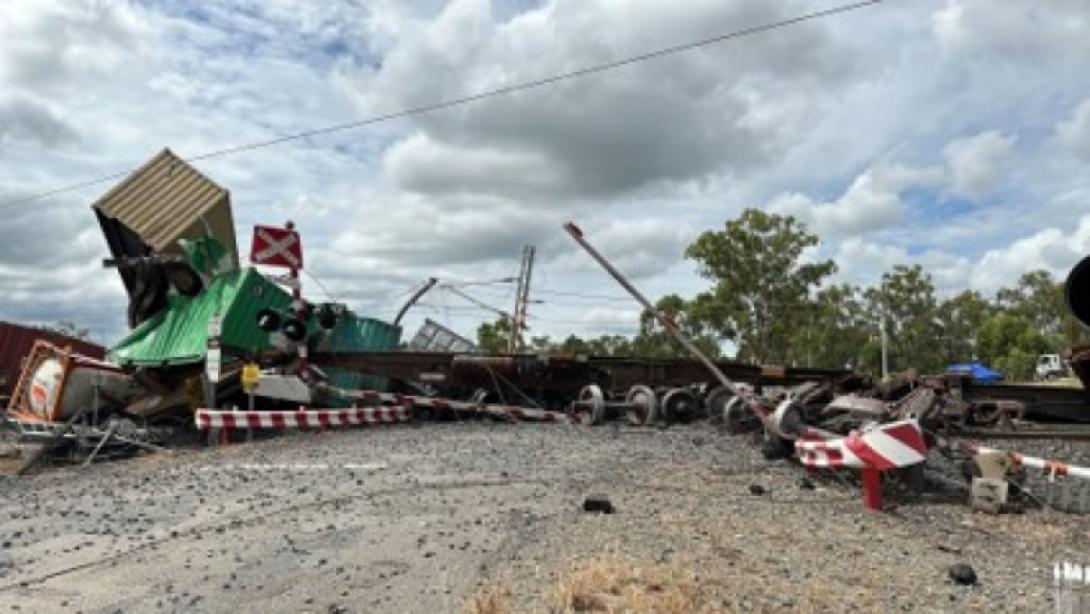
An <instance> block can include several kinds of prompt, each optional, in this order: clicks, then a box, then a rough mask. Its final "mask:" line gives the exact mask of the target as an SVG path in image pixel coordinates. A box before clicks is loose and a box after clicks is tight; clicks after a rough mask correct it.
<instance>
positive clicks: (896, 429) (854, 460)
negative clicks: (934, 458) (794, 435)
mask: <svg viewBox="0 0 1090 614" xmlns="http://www.w3.org/2000/svg"><path fill="white" fill-rule="evenodd" d="M795 451H796V453H797V454H798V456H799V460H800V461H801V462H802V464H803V465H805V466H806V467H809V468H811V469H835V468H840V467H850V468H853V469H859V470H860V474H861V476H862V478H863V502H864V504H865V505H866V506H867V507H868V508H870V509H878V510H880V509H882V479H881V476H880V475H879V474H880V473H881V472H883V471H888V470H890V469H899V468H902V467H910V466H912V465H917V464H919V463H922V462H924V460H926V458H927V444H926V443H925V442H924V439H923V431H921V430H920V425H919V423H918V422H916V421H915V420H901V421H899V422H891V423H889V424H880V425H877V426H874V427H872V428H870V429H868V430H865V431H853V432H852V433H851V434H849V435H848V436H847V437H842V438H839V439H830V440H824V441H823V440H816V439H799V440H797V441H795Z"/></svg>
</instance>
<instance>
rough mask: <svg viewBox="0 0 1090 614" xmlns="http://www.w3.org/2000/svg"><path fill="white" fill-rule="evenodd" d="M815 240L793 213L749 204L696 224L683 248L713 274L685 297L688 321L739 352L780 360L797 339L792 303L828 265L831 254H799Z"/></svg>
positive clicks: (800, 301)
mask: <svg viewBox="0 0 1090 614" xmlns="http://www.w3.org/2000/svg"><path fill="white" fill-rule="evenodd" d="M818 243H819V241H818V237H817V236H815V235H812V234H810V233H809V232H807V230H806V227H805V225H804V224H802V223H800V222H799V221H798V220H796V219H795V218H794V217H791V216H781V215H776V214H771V213H765V212H763V211H760V210H757V209H746V210H745V211H743V212H742V214H741V215H740V216H739V217H738V218H737V219H735V220H730V221H728V222H727V223H726V226H725V227H724V229H723V230H717V231H707V232H704V233H703V234H701V235H700V236H699V237H698V238H697V239H696V241H695V242H694V243H693V244H692V245H690V246H689V248H688V249H687V250H686V252H685V255H686V256H687V257H688V258H691V259H693V260H695V261H696V262H697V263H698V267H699V272H700V274H701V275H702V276H703V277H705V278H707V279H709V280H711V281H712V282H713V286H712V288H711V289H710V290H709V291H707V292H703V293H701V294H699V295H698V296H697V297H696V298H695V299H694V301H693V305H692V306H691V311H692V313H691V315H692V317H693V319H694V321H696V322H700V323H701V324H702V325H704V326H706V327H707V328H708V329H709V330H710V331H712V332H714V333H715V334H717V335H718V336H719V337H720V338H724V339H731V340H733V341H734V342H735V344H736V345H737V347H738V358H739V359H741V360H747V361H752V362H758V363H760V362H786V361H787V360H788V359H789V358H790V357H792V356H794V355H796V354H797V352H796V351H795V350H796V347H795V346H796V344H798V343H800V341H799V340H798V338H797V335H796V332H797V328H798V326H797V322H798V318H797V313H798V309H799V307H800V305H808V304H809V301H808V300H807V297H809V296H810V294H811V292H812V291H813V290H815V289H816V288H817V287H818V286H820V284H821V282H822V280H824V279H825V278H826V277H828V276H829V275H830V274H832V273H833V272H834V271H835V270H836V265H835V264H833V262H832V261H831V260H824V261H820V262H806V261H804V259H803V257H802V256H803V252H804V251H805V250H807V249H808V248H812V247H814V246H816V245H818Z"/></svg>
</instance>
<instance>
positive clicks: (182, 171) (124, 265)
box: [8, 149, 401, 430]
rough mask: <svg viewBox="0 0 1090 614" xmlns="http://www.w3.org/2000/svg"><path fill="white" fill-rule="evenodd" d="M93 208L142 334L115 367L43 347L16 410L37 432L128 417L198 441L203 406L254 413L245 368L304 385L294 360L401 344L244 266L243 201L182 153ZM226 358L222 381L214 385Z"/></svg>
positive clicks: (356, 381)
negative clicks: (238, 207) (212, 374)
mask: <svg viewBox="0 0 1090 614" xmlns="http://www.w3.org/2000/svg"><path fill="white" fill-rule="evenodd" d="M92 209H93V210H94V212H95V215H96V217H97V219H98V222H99V225H100V226H101V228H102V232H103V235H104V236H105V239H106V244H107V246H108V248H109V250H110V258H108V259H105V260H104V265H105V266H106V267H108V268H115V269H116V270H117V271H118V273H119V275H120V278H121V281H122V283H123V285H124V287H125V290H126V292H127V294H128V297H129V304H128V309H127V319H128V323H129V326H130V329H131V330H130V331H129V333H128V334H127V335H125V337H124V338H122V339H121V340H120V341H119V342H117V343H116V344H114V345H113V346H112V347H111V348H109V350H108V351H107V352H106V356H105V360H99V359H96V358H92V357H89V356H84V355H81V354H78V353H76V352H72V351H70V350H67V349H64V348H62V347H59V346H56V345H51V344H48V343H44V342H40V343H38V344H37V345H35V346H34V349H33V351H32V352H31V354H30V355H29V356H28V357H27V359H26V360H24V361H23V362H24V364H23V369H22V373H21V375H20V376H19V379H18V383H17V385H16V386H15V390H14V391H13V394H12V400H11V403H10V404H9V408H8V418H9V421H15V422H18V423H19V424H21V425H22V427H21V428H24V430H25V428H26V427H27V425H31V424H34V425H45V426H48V425H59V424H61V423H64V422H66V421H70V420H74V419H75V418H76V416H77V414H78V417H79V422H80V423H81V424H84V425H85V426H87V427H91V428H94V427H97V426H99V424H100V423H105V421H107V420H110V419H111V418H117V417H120V418H123V419H126V420H130V421H137V422H139V423H141V424H146V423H152V424H167V425H169V424H174V425H177V426H179V427H182V428H189V427H190V426H191V425H192V422H193V420H192V414H193V411H194V410H195V409H196V408H197V407H199V406H202V405H207V404H210V403H211V404H213V405H214V406H223V405H227V404H231V403H238V402H241V401H242V399H243V396H242V392H241V387H240V383H239V367H240V366H241V364H242V358H244V357H252V358H254V359H256V358H257V357H265V358H266V361H265V362H267V363H271V364H273V365H274V366H276V365H279V366H281V367H284V368H286V370H289V371H293V372H295V371H299V370H298V369H297V367H298V365H294V366H293V365H291V364H290V363H291V361H292V360H293V359H295V360H298V358H297V357H299V356H302V357H305V356H306V355H307V354H308V352H319V351H320V352H323V353H331V354H336V353H338V352H358V351H376V350H389V349H393V348H395V347H396V345H397V343H398V341H399V339H400V332H401V331H400V328H399V327H396V326H393V325H390V324H387V323H385V322H382V321H379V320H375V319H372V318H366V317H361V316H358V315H356V314H355V313H353V312H352V311H350V310H349V309H347V308H346V307H345V306H344V305H339V304H321V305H314V304H311V303H308V302H306V301H303V300H302V298H301V296H299V295H298V292H297V291H296V292H295V296H293V293H292V292H290V291H288V290H286V289H285V288H283V287H282V286H281V284H285V283H286V284H287V285H289V286H290V285H292V284H293V283H294V284H295V286H294V287H295V288H296V289H297V288H298V285H297V284H298V279H297V277H295V276H293V279H290V280H284V279H281V278H277V277H271V276H266V275H263V274H262V273H260V272H259V271H258V270H257V269H255V268H253V267H252V266H251V267H242V266H240V259H239V252H238V247H237V244H236V240H235V230H234V220H233V216H232V212H231V202H230V194H229V193H228V191H227V190H225V189H223V188H222V187H220V186H218V185H217V184H215V183H214V182H212V181H211V180H210V179H208V178H207V177H205V176H204V175H203V174H201V173H200V172H198V171H197V170H196V169H194V168H193V167H192V166H190V165H189V164H187V163H186V162H185V161H184V160H182V159H181V158H179V157H177V156H176V155H174V154H173V153H172V152H171V151H170V150H169V149H164V150H163V151H161V152H160V153H158V154H157V155H156V156H154V157H153V158H152V159H151V160H149V161H148V162H147V163H146V164H144V165H143V166H141V167H140V168H139V169H137V170H136V171H134V172H133V173H132V174H131V175H129V176H128V177H127V178H126V179H125V180H123V181H122V182H121V183H120V184H118V185H117V186H115V187H114V188H112V189H111V190H109V191H108V192H107V193H106V194H105V195H103V196H102V197H101V198H100V199H99V200H97V201H96V202H95V203H94V204H93V205H92ZM299 348H303V349H302V350H300V349H299ZM213 356H215V357H216V360H215V362H216V363H217V366H219V365H220V364H222V369H221V374H222V376H221V377H216V378H209V377H208V376H207V369H206V365H207V364H208V363H209V362H210V358H211V357H213ZM98 358H101V356H99V357H98ZM302 372H304V373H306V374H308V375H313V377H315V378H318V379H326V380H328V381H329V382H330V383H331V384H333V385H336V386H343V387H351V388H355V387H360V386H361V385H366V386H367V387H370V388H379V387H381V386H382V385H383V384H384V380H383V379H382V378H378V377H371V378H366V377H365V376H363V375H360V374H358V373H355V372H351V371H345V370H337V369H333V370H330V371H329V372H328V373H327V372H323V371H321V370H320V369H307V368H304V369H302ZM210 380H212V381H210ZM291 400H292V401H295V400H296V399H291ZM86 408H91V409H93V411H89V412H88V411H82V410H84V409H86Z"/></svg>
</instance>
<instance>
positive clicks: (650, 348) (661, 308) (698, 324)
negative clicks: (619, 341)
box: [631, 294, 720, 358]
mask: <svg viewBox="0 0 1090 614" xmlns="http://www.w3.org/2000/svg"><path fill="white" fill-rule="evenodd" d="M654 307H655V311H657V312H659V313H661V314H663V315H665V316H666V317H667V318H669V319H670V320H672V321H673V322H674V323H675V324H676V325H677V326H678V328H679V329H681V332H683V333H685V335H686V336H687V337H688V338H689V339H690V340H691V341H692V342H693V344H694V345H696V347H697V348H699V349H700V350H701V351H702V352H704V353H705V354H706V355H708V356H711V357H718V356H719V354H720V350H719V341H718V339H717V338H716V336H715V335H714V334H711V333H710V332H709V331H708V330H707V328H706V326H705V325H704V323H703V322H702V321H701V320H700V319H699V318H696V317H694V316H693V303H692V302H690V301H686V300H685V299H683V298H681V297H680V296H678V295H676V294H668V295H666V296H664V297H662V298H660V299H659V300H658V301H657V302H656V303H655V305H654ZM631 352H632V354H633V355H635V356H644V357H648V358H673V357H688V356H690V354H689V351H688V350H686V349H685V346H683V345H681V344H680V343H678V341H677V339H675V338H674V335H673V334H672V333H671V332H670V331H668V330H666V328H665V327H664V326H662V324H661V323H660V322H659V321H658V319H657V318H655V314H654V313H653V312H651V311H648V310H644V311H643V313H641V314H640V332H639V334H637V335H636V337H635V338H634V339H633V340H632V343H631Z"/></svg>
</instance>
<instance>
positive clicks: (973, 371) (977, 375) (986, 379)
mask: <svg viewBox="0 0 1090 614" xmlns="http://www.w3.org/2000/svg"><path fill="white" fill-rule="evenodd" d="M946 372H947V373H964V374H966V375H969V376H970V377H972V378H973V381H974V382H976V383H978V384H994V383H996V382H998V381H1000V380H1002V379H1003V374H1002V373H1000V372H999V371H996V370H995V369H989V368H988V367H986V366H984V365H982V364H980V363H979V362H967V363H962V364H958V365H950V366H949V367H946Z"/></svg>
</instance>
